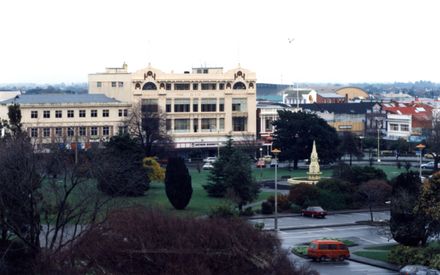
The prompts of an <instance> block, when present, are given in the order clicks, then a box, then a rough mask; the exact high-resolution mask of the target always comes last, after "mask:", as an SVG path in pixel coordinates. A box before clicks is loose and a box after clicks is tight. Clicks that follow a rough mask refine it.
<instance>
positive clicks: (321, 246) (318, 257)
mask: <svg viewBox="0 0 440 275" xmlns="http://www.w3.org/2000/svg"><path fill="white" fill-rule="evenodd" d="M307 257H309V258H311V259H312V260H313V261H326V260H339V261H343V260H345V259H347V258H350V251H349V250H348V247H347V246H346V245H345V244H344V243H342V242H340V241H337V240H314V241H311V242H310V244H309V247H308V248H307Z"/></svg>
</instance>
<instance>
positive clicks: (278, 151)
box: [272, 148, 281, 231]
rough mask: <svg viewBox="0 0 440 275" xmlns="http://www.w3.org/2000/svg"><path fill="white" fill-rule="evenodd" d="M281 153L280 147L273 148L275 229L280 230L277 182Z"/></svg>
mask: <svg viewBox="0 0 440 275" xmlns="http://www.w3.org/2000/svg"><path fill="white" fill-rule="evenodd" d="M279 153H281V150H279V149H276V148H275V149H273V150H272V154H273V155H274V156H275V218H274V228H275V231H278V182H277V180H278V179H277V173H278V154H279Z"/></svg>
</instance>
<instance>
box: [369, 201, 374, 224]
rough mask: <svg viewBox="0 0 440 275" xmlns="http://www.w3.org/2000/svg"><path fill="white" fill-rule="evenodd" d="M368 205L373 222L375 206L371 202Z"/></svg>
mask: <svg viewBox="0 0 440 275" xmlns="http://www.w3.org/2000/svg"><path fill="white" fill-rule="evenodd" d="M368 207H369V208H370V218H371V222H373V221H374V220H373V207H372V206H371V203H370V204H368Z"/></svg>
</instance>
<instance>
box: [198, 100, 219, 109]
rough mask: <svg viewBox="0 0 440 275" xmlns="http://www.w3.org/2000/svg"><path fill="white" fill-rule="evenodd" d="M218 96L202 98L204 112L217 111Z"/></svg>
mask: <svg viewBox="0 0 440 275" xmlns="http://www.w3.org/2000/svg"><path fill="white" fill-rule="evenodd" d="M216 105H217V99H216V98H202V112H215V111H217V109H216V107H217V106H216Z"/></svg>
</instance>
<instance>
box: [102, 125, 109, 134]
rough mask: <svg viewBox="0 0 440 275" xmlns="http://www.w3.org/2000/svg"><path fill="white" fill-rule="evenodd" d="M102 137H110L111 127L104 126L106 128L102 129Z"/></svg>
mask: <svg viewBox="0 0 440 275" xmlns="http://www.w3.org/2000/svg"><path fill="white" fill-rule="evenodd" d="M102 135H103V136H108V135H110V127H108V126H104V127H102Z"/></svg>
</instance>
